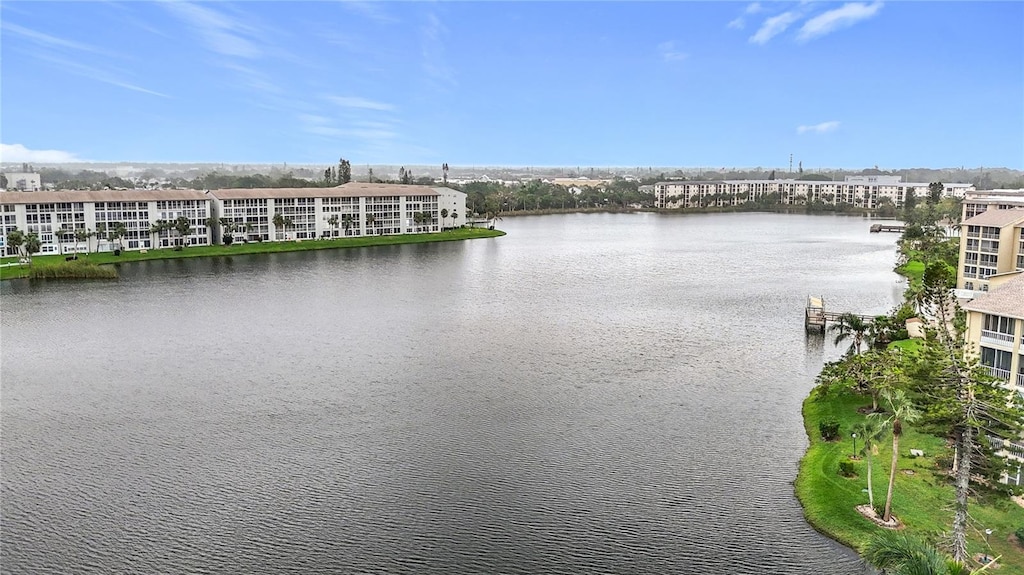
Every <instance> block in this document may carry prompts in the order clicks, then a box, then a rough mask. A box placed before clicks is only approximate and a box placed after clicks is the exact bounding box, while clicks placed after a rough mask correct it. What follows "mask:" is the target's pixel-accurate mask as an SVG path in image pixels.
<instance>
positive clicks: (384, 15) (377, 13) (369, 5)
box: [341, 2, 398, 24]
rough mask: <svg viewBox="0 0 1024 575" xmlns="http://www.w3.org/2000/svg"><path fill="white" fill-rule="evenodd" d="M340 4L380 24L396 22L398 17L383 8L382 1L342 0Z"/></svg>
mask: <svg viewBox="0 0 1024 575" xmlns="http://www.w3.org/2000/svg"><path fill="white" fill-rule="evenodd" d="M341 4H342V6H344V7H345V8H347V9H348V10H349V11H351V12H355V13H356V14H359V15H360V16H363V17H366V18H369V19H370V20H373V21H375V22H379V23H381V24H393V23H395V22H398V18H395V17H394V16H392V15H391V14H390V13H388V11H387V10H385V9H384V3H383V2H342V3H341Z"/></svg>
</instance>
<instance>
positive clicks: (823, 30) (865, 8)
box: [796, 2, 882, 42]
mask: <svg viewBox="0 0 1024 575" xmlns="http://www.w3.org/2000/svg"><path fill="white" fill-rule="evenodd" d="M881 9H882V3H881V2H874V3H872V4H867V3H864V2H847V3H846V4H843V5H842V6H840V7H839V8H835V9H833V10H829V11H828V12H823V13H821V14H819V15H817V16H815V17H814V18H811V19H810V20H808V21H807V22H804V25H803V26H802V27H801V28H800V32H799V33H798V34H797V36H796V39H797V41H798V42H807V41H808V40H813V39H814V38H819V37H821V36H824V35H826V34H830V33H832V32H835V31H836V30H840V29H842V28H848V27H850V26H853V25H854V24H856V23H857V22H860V21H863V20H867V19H868V18H871V17H873V16H874V15H875V14H878V11H879V10H881Z"/></svg>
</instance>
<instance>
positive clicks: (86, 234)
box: [75, 228, 92, 255]
mask: <svg viewBox="0 0 1024 575" xmlns="http://www.w3.org/2000/svg"><path fill="white" fill-rule="evenodd" d="M91 236H92V232H91V231H89V230H87V229H85V228H75V255H78V244H80V243H81V242H86V244H85V253H86V254H88V253H89V238H90V237H91Z"/></svg>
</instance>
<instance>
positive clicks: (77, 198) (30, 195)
mask: <svg viewBox="0 0 1024 575" xmlns="http://www.w3.org/2000/svg"><path fill="white" fill-rule="evenodd" d="M207 199H209V198H207V197H206V194H204V193H203V192H200V191H197V190H101V191H91V190H64V191H59V192H0V204H57V203H61V204H63V203H75V202H83V203H87V202H150V201H160V200H207Z"/></svg>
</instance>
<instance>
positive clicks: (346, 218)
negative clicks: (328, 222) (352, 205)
mask: <svg viewBox="0 0 1024 575" xmlns="http://www.w3.org/2000/svg"><path fill="white" fill-rule="evenodd" d="M354 223H355V218H354V217H353V216H352V214H344V215H343V216H341V227H342V228H344V229H345V235H346V236H347V235H348V231H349V230H350V229H352V225H353V224H354Z"/></svg>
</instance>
